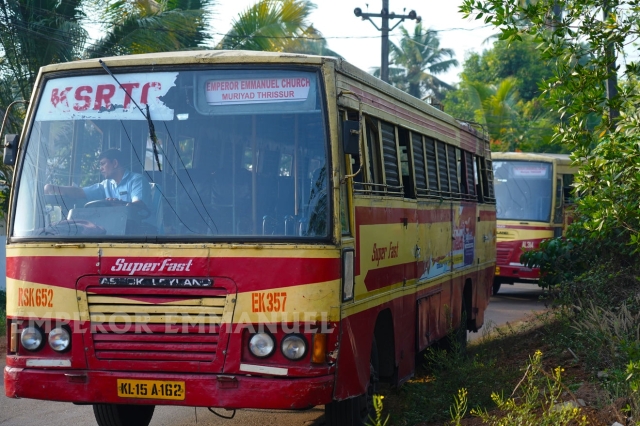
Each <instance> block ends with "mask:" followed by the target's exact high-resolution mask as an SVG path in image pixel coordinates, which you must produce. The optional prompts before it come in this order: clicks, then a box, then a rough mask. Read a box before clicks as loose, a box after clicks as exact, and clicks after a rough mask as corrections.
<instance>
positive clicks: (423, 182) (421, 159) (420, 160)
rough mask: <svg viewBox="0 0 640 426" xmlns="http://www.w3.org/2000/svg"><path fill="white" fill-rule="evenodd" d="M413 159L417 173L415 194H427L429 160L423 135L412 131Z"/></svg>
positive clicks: (415, 172)
mask: <svg viewBox="0 0 640 426" xmlns="http://www.w3.org/2000/svg"><path fill="white" fill-rule="evenodd" d="M411 159H412V160H413V161H412V162H413V170H414V174H415V178H416V180H415V195H416V196H420V195H426V194H427V191H428V190H427V188H428V186H427V161H426V157H425V155H424V146H423V141H422V136H421V135H419V134H418V133H415V132H411Z"/></svg>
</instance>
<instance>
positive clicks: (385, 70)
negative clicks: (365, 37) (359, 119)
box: [353, 0, 422, 83]
mask: <svg viewBox="0 0 640 426" xmlns="http://www.w3.org/2000/svg"><path fill="white" fill-rule="evenodd" d="M353 14H354V15H356V16H357V17H358V18H362V20H363V21H365V20H368V21H369V22H371V24H372V25H373V26H374V27H375V28H376V30H378V31H380V32H381V33H382V37H381V40H382V49H381V52H382V55H381V56H382V57H381V61H380V62H381V65H380V78H381V79H382V81H386V82H387V83H388V82H389V31H393V30H394V29H395V28H396V27H397V26H398V25H400V23H401V22H403V21H404V20H405V19H411V20H415V21H416V23H419V22H420V21H422V18H421V17H420V16H418V15H417V14H416V11H415V10H411V11H409V14H408V15H396V14H395V13H394V12H391V13H389V0H382V10H381V11H380V13H364V12H362V9H360V8H359V7H356V8H355V9H354V10H353ZM371 18H382V25H381V26H380V27H378V26H377V25H376V24H375V22H373V21H372V20H371ZM390 19H400V21H398V23H396V24H395V25H394V26H393V27H391V28H389V20H390Z"/></svg>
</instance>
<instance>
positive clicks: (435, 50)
mask: <svg viewBox="0 0 640 426" xmlns="http://www.w3.org/2000/svg"><path fill="white" fill-rule="evenodd" d="M400 32H401V33H402V39H401V40H400V44H399V45H396V44H394V43H390V45H389V52H390V55H391V64H392V66H390V67H389V81H390V83H391V84H393V85H394V86H396V87H398V88H399V89H401V90H404V91H405V92H407V93H409V94H410V95H413V96H415V97H416V98H423V97H424V96H425V95H427V96H429V95H430V96H433V97H435V98H436V99H438V100H442V99H444V91H445V90H451V89H453V87H451V86H450V85H449V84H447V83H445V82H444V81H442V80H440V79H439V78H437V77H436V76H435V74H440V73H443V72H446V71H447V70H448V69H449V68H451V67H453V66H457V65H458V61H457V60H455V59H453V57H454V56H455V54H454V52H453V50H452V49H446V48H441V47H440V40H439V39H438V35H437V33H436V32H435V31H432V30H427V31H424V30H423V28H422V24H417V25H416V27H415V29H414V30H413V34H409V31H407V29H406V28H405V27H404V26H401V27H400ZM393 65H395V66H393ZM374 75H376V76H379V75H380V70H379V69H374Z"/></svg>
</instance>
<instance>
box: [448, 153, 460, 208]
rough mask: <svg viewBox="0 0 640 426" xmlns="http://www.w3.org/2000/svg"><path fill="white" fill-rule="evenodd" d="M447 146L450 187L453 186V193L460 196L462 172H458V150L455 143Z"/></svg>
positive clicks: (457, 196) (456, 196)
mask: <svg viewBox="0 0 640 426" xmlns="http://www.w3.org/2000/svg"><path fill="white" fill-rule="evenodd" d="M446 147H447V160H448V162H449V188H451V195H452V196H453V197H455V198H460V195H459V194H460V180H459V177H460V173H458V167H459V164H460V163H459V162H458V156H457V154H458V150H457V149H456V147H455V146H453V145H446Z"/></svg>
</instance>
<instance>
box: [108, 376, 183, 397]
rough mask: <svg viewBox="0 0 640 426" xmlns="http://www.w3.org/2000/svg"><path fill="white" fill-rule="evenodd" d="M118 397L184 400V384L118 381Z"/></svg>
mask: <svg viewBox="0 0 640 426" xmlns="http://www.w3.org/2000/svg"><path fill="white" fill-rule="evenodd" d="M118 396H119V397H121V398H146V399H176V400H179V401H182V400H184V396H185V385H184V382H167V381H161V380H128V379H118Z"/></svg>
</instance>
